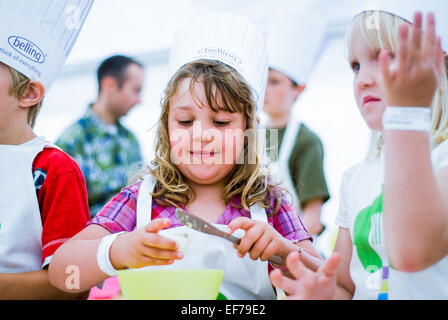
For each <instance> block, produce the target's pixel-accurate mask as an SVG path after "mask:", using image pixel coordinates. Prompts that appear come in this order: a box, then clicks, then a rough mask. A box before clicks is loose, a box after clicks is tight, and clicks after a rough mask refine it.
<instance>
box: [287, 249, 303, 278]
mask: <svg viewBox="0 0 448 320" xmlns="http://www.w3.org/2000/svg"><path fill="white" fill-rule="evenodd" d="M286 267H287V268H288V270H289V272H290V273H291V274H292V275H293V276H294V277H295V278H296V279H300V278H302V277H303V276H304V275H305V273H306V271H307V269H306V267H305V266H304V265H303V263H301V262H300V253H298V252H291V253H290V254H288V256H287V257H286Z"/></svg>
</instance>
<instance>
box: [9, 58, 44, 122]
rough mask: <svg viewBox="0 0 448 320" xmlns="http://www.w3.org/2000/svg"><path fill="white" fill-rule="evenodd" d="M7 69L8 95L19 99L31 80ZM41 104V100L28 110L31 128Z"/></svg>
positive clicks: (11, 69)
mask: <svg viewBox="0 0 448 320" xmlns="http://www.w3.org/2000/svg"><path fill="white" fill-rule="evenodd" d="M8 68H9V71H10V73H11V86H10V89H9V95H10V96H13V97H15V98H17V99H20V98H22V96H23V95H24V94H25V91H26V87H27V85H28V82H30V81H31V80H30V79H29V78H28V77H27V76H25V75H24V74H22V73H21V72H19V71H17V70H16V69H14V68H11V67H9V66H8ZM42 104H43V99H42V100H40V101H39V103H37V104H35V105H34V106H31V107H30V108H29V110H28V123H29V125H30V126H31V128H34V125H35V123H36V118H37V115H38V114H39V111H40V109H41V108H42Z"/></svg>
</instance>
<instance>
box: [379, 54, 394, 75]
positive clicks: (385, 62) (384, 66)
mask: <svg viewBox="0 0 448 320" xmlns="http://www.w3.org/2000/svg"><path fill="white" fill-rule="evenodd" d="M378 60H379V64H380V70H381V74H382V76H383V79H385V80H389V79H390V78H391V77H392V75H391V71H390V59H389V52H388V51H387V50H382V51H381V52H380V55H379V57H378Z"/></svg>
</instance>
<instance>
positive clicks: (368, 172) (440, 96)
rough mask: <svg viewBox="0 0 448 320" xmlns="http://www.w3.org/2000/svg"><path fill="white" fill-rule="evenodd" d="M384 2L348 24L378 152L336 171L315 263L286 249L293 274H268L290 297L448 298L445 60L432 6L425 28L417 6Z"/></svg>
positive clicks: (358, 85)
mask: <svg viewBox="0 0 448 320" xmlns="http://www.w3.org/2000/svg"><path fill="white" fill-rule="evenodd" d="M391 12H394V11H389V10H386V11H379V10H375V11H366V12H363V13H361V14H360V15H358V16H356V17H355V19H354V21H353V23H352V25H351V27H350V29H349V31H348V33H347V43H348V47H349V58H350V64H351V67H352V69H353V72H354V74H355V80H354V91H355V98H356V101H357V104H358V107H359V109H360V112H361V115H362V116H363V118H364V120H365V121H366V123H367V125H368V126H369V128H370V129H371V130H374V131H376V132H377V135H376V139H375V140H374V144H373V145H374V146H375V147H377V148H376V151H379V152H372V154H371V155H370V156H369V157H368V158H367V159H366V160H365V161H363V162H362V163H361V164H359V165H357V166H355V167H353V168H351V169H349V170H348V171H347V172H346V173H345V175H344V177H343V181H342V185H341V204H340V212H339V215H338V217H337V221H336V222H337V223H338V224H339V226H340V227H339V235H338V239H337V242H336V246H335V249H334V251H335V252H337V253H336V254H335V255H334V256H333V257H332V258H330V260H329V261H327V262H325V263H324V264H323V265H322V266H321V268H320V269H319V270H318V271H317V272H314V271H311V270H309V269H308V268H306V267H305V266H303V265H302V264H301V263H300V261H299V256H298V255H296V254H292V255H291V256H290V257H288V259H287V266H288V268H289V270H290V272H291V273H293V274H294V275H295V277H296V280H291V279H287V278H285V277H282V276H281V274H280V273H279V272H278V271H274V272H273V273H272V274H271V279H272V281H273V283H274V284H275V285H276V286H278V287H280V288H282V289H283V290H285V291H286V292H287V293H288V294H289V295H290V298H299V299H306V298H311V299H325V298H355V299H447V298H448V281H447V279H448V271H447V270H448V256H447V254H448V240H447V237H446V234H447V230H448V228H447V225H448V211H447V208H448V203H447V199H448V184H447V181H448V179H447V177H448V141H447V138H448V117H447V114H448V110H447V108H448V104H447V90H448V87H447V72H446V71H447V69H446V67H447V65H445V64H444V61H443V51H442V47H441V41H440V38H438V37H437V36H436V33H435V18H434V15H433V14H428V16H427V22H426V30H425V31H424V32H422V14H421V13H419V12H418V13H416V14H415V16H414V17H413V19H412V15H410V14H408V15H405V14H400V15H398V14H393V13H391ZM409 16H411V18H410V17H409ZM402 17H406V20H405V19H404V18H402ZM412 20H414V23H413V24H412V27H410V24H411V22H410V21H412ZM372 21H373V22H374V23H372ZM375 25H376V26H377V27H376V28H372V26H375ZM409 29H412V30H411V31H410V30H409ZM445 57H446V54H445ZM445 63H446V62H445ZM383 140H384V146H383ZM383 149H384V151H383ZM383 199H384V200H383ZM383 212H384V213H383ZM340 262H341V265H340V266H339V267H338V264H339V263H340ZM336 280H337V287H336Z"/></svg>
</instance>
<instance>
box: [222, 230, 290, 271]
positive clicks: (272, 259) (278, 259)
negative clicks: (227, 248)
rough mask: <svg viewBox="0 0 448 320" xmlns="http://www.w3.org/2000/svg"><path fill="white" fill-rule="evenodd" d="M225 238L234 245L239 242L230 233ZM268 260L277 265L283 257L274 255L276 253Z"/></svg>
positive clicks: (280, 263)
mask: <svg viewBox="0 0 448 320" xmlns="http://www.w3.org/2000/svg"><path fill="white" fill-rule="evenodd" d="M226 238H227V240H229V241H231V242H233V243H234V244H236V245H238V244H240V241H241V239H240V238H237V237H235V236H232V235H228V236H226ZM268 261H269V262H272V263H273V264H275V265H278V266H282V265H283V258H282V257H280V256H278V255H276V254H274V255H272V256H271V258H270V259H269V260H268Z"/></svg>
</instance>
